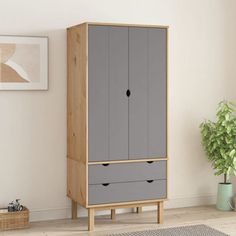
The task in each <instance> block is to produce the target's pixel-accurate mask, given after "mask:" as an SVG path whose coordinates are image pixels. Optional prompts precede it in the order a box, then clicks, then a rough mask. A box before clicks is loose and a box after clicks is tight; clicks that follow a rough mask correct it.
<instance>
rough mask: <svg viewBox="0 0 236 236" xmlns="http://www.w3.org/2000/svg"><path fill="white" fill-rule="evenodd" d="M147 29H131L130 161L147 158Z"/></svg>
mask: <svg viewBox="0 0 236 236" xmlns="http://www.w3.org/2000/svg"><path fill="white" fill-rule="evenodd" d="M147 51H148V48H147V29H146V28H138V27H130V28H129V88H130V91H131V95H130V97H129V159H143V158H147V153H148V152H147V147H148V143H147V141H148V140H147V130H148V123H147V122H148V106H147V102H148V100H147V98H148V84H147V69H148V58H147Z"/></svg>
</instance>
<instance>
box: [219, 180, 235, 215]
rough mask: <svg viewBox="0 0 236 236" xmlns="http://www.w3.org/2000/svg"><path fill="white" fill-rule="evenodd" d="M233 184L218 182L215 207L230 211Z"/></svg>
mask: <svg viewBox="0 0 236 236" xmlns="http://www.w3.org/2000/svg"><path fill="white" fill-rule="evenodd" d="M233 197H234V193H233V185H232V184H231V183H226V184H225V183H219V184H218V192H217V202H216V208H217V209H218V210H221V211H231V210H232V206H233Z"/></svg>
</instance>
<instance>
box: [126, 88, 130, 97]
mask: <svg viewBox="0 0 236 236" xmlns="http://www.w3.org/2000/svg"><path fill="white" fill-rule="evenodd" d="M130 94H131V93H130V90H129V89H128V90H127V91H126V95H127V97H129V96H130Z"/></svg>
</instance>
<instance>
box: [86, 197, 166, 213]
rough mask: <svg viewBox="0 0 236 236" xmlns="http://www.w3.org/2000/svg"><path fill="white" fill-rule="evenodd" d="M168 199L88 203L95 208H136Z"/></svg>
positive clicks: (89, 206)
mask: <svg viewBox="0 0 236 236" xmlns="http://www.w3.org/2000/svg"><path fill="white" fill-rule="evenodd" d="M166 200H167V199H155V200H145V201H133V202H117V203H110V204H99V205H88V206H87V207H88V208H94V209H96V210H111V209H118V208H136V207H138V206H139V207H141V206H153V205H156V204H157V203H158V202H163V201H166Z"/></svg>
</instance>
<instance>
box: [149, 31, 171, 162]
mask: <svg viewBox="0 0 236 236" xmlns="http://www.w3.org/2000/svg"><path fill="white" fill-rule="evenodd" d="M148 62H149V63H148V109H149V115H148V156H149V157H150V158H154V157H166V155H167V147H166V145H167V30H166V29H155V28H150V29H148Z"/></svg>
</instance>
